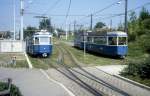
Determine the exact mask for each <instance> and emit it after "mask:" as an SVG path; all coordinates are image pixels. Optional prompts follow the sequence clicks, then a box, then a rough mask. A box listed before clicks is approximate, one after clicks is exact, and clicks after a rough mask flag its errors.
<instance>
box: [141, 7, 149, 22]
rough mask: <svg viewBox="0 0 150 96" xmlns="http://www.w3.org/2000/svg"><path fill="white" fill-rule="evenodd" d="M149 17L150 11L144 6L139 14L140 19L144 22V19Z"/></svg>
mask: <svg viewBox="0 0 150 96" xmlns="http://www.w3.org/2000/svg"><path fill="white" fill-rule="evenodd" d="M148 18H150V13H149V12H148V10H147V9H145V8H144V7H143V8H142V11H141V12H140V15H139V20H140V21H141V22H142V21H143V20H145V19H148Z"/></svg>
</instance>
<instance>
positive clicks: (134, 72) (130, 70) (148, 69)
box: [121, 58, 150, 79]
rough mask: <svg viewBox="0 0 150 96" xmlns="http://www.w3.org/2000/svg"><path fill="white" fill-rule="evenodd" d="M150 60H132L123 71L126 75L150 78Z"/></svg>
mask: <svg viewBox="0 0 150 96" xmlns="http://www.w3.org/2000/svg"><path fill="white" fill-rule="evenodd" d="M149 74H150V60H149V58H147V59H146V60H144V61H143V62H140V63H137V62H130V63H129V64H128V66H127V67H126V68H125V69H124V70H123V71H122V72H121V75H124V76H139V77H141V78H143V79H144V78H147V79H150V75H149Z"/></svg>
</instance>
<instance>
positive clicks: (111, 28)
mask: <svg viewBox="0 0 150 96" xmlns="http://www.w3.org/2000/svg"><path fill="white" fill-rule="evenodd" d="M110 31H112V19H111V20H110Z"/></svg>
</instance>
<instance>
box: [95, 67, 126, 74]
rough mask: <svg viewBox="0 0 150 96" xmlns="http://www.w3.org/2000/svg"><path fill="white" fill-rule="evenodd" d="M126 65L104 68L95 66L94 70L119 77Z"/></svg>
mask: <svg viewBox="0 0 150 96" xmlns="http://www.w3.org/2000/svg"><path fill="white" fill-rule="evenodd" d="M126 66H127V65H105V66H96V68H98V69H100V70H102V71H104V72H106V73H109V74H112V75H119V73H120V72H121V71H122V70H123V69H124V68H125V67H126Z"/></svg>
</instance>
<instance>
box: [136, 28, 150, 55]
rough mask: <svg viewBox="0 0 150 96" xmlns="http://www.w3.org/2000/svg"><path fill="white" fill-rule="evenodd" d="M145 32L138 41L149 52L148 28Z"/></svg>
mask: <svg viewBox="0 0 150 96" xmlns="http://www.w3.org/2000/svg"><path fill="white" fill-rule="evenodd" d="M146 32H147V33H146V34H145V35H142V36H141V37H140V38H139V40H138V42H139V45H140V46H141V47H142V48H143V49H144V50H145V51H146V52H148V53H150V32H149V30H148V31H146Z"/></svg>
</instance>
